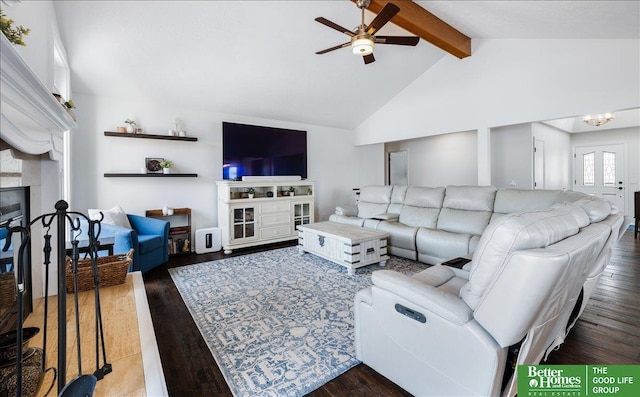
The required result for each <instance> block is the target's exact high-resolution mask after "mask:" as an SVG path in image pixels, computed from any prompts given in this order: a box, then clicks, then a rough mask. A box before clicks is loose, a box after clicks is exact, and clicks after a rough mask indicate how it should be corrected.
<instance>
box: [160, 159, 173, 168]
mask: <svg viewBox="0 0 640 397" xmlns="http://www.w3.org/2000/svg"><path fill="white" fill-rule="evenodd" d="M160 167H162V168H172V167H173V161H171V160H167V159H165V160H162V161H161V162H160Z"/></svg>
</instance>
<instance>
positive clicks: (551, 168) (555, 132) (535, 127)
mask: <svg viewBox="0 0 640 397" xmlns="http://www.w3.org/2000/svg"><path fill="white" fill-rule="evenodd" d="M531 134H532V135H533V137H532V141H533V139H537V140H541V141H543V142H544V188H545V189H565V190H570V189H571V188H572V186H573V184H572V183H571V181H572V180H573V178H572V174H571V160H572V158H573V156H572V154H571V153H572V152H571V138H570V134H569V133H568V132H565V131H561V130H559V129H557V128H554V127H551V126H548V125H546V124H541V123H532V124H531Z"/></svg>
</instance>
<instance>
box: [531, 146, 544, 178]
mask: <svg viewBox="0 0 640 397" xmlns="http://www.w3.org/2000/svg"><path fill="white" fill-rule="evenodd" d="M533 188H534V189H544V141H541V140H539V139H535V140H534V141H533Z"/></svg>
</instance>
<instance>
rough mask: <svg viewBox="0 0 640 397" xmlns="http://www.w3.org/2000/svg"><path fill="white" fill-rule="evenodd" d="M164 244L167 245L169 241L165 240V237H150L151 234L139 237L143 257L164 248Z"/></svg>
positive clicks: (139, 246)
mask: <svg viewBox="0 0 640 397" xmlns="http://www.w3.org/2000/svg"><path fill="white" fill-rule="evenodd" d="M164 244H167V241H166V240H165V239H164V236H157V235H150V234H139V235H138V249H139V250H140V254H141V255H144V254H146V253H148V252H151V251H153V250H156V249H158V248H162V246H163V245H164Z"/></svg>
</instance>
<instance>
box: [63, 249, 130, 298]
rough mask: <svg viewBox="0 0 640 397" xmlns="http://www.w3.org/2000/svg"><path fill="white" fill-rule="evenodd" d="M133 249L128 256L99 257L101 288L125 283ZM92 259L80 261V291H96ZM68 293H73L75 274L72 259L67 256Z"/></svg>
mask: <svg viewBox="0 0 640 397" xmlns="http://www.w3.org/2000/svg"><path fill="white" fill-rule="evenodd" d="M132 259H133V249H131V250H129V252H127V253H126V254H119V255H109V256H103V257H98V258H97V261H98V276H99V277H100V278H99V282H100V288H103V287H111V286H112V285H118V284H122V283H124V279H125V278H126V277H127V272H128V271H129V266H130V265H131V260H132ZM94 287H95V285H94V283H93V270H92V267H91V258H86V259H78V291H87V290H90V289H94ZM67 293H70V294H72V293H73V273H72V272H71V258H70V257H68V256H67Z"/></svg>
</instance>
